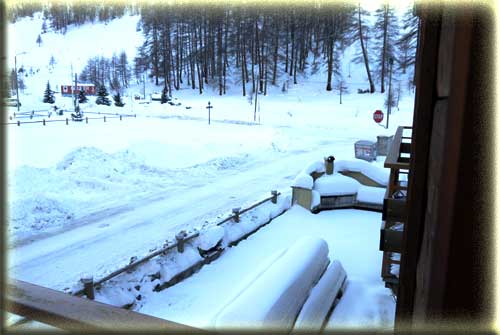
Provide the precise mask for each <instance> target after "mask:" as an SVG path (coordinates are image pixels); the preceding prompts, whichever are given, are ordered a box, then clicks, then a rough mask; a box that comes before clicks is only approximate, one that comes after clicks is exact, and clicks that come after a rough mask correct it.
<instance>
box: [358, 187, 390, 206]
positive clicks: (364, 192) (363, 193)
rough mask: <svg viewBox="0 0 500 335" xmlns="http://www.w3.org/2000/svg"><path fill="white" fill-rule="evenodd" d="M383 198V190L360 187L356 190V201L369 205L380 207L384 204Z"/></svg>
mask: <svg viewBox="0 0 500 335" xmlns="http://www.w3.org/2000/svg"><path fill="white" fill-rule="evenodd" d="M384 196H385V188H381V187H370V186H365V185H360V186H359V188H358V196H357V200H358V201H360V202H366V203H369V204H380V205H382V204H383V203H384Z"/></svg>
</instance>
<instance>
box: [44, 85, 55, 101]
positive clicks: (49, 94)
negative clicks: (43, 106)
mask: <svg viewBox="0 0 500 335" xmlns="http://www.w3.org/2000/svg"><path fill="white" fill-rule="evenodd" d="M55 101H56V99H55V98H54V92H53V91H52V90H51V89H50V83H49V82H47V87H46V88H45V93H44V95H43V102H44V103H47V104H53V103H54V102H55Z"/></svg>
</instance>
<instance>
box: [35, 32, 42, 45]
mask: <svg viewBox="0 0 500 335" xmlns="http://www.w3.org/2000/svg"><path fill="white" fill-rule="evenodd" d="M36 43H38V46H40V45H41V44H42V37H41V36H40V34H38V37H37V38H36Z"/></svg>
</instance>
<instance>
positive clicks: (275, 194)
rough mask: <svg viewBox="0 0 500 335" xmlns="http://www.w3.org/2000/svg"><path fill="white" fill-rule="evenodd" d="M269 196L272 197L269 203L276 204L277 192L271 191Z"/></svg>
mask: <svg viewBox="0 0 500 335" xmlns="http://www.w3.org/2000/svg"><path fill="white" fill-rule="evenodd" d="M271 195H272V196H273V198H272V199H271V202H272V203H273V204H276V203H277V202H278V191H276V190H272V191H271Z"/></svg>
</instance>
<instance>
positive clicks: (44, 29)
mask: <svg viewBox="0 0 500 335" xmlns="http://www.w3.org/2000/svg"><path fill="white" fill-rule="evenodd" d="M46 32H47V20H46V19H43V23H42V34H45V33H46Z"/></svg>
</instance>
